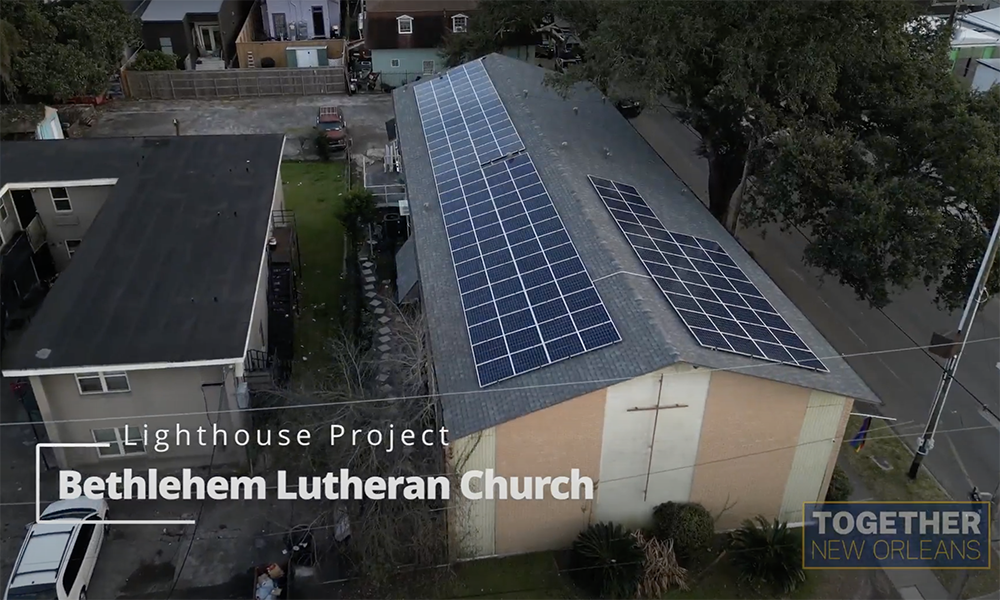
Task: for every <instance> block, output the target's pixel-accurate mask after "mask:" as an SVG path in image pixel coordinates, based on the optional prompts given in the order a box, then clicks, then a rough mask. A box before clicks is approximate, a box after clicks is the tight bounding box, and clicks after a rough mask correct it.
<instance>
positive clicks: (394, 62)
mask: <svg viewBox="0 0 1000 600" xmlns="http://www.w3.org/2000/svg"><path fill="white" fill-rule="evenodd" d="M389 66H390V67H392V68H393V69H398V68H399V59H398V58H394V59H392V60H391V61H389Z"/></svg>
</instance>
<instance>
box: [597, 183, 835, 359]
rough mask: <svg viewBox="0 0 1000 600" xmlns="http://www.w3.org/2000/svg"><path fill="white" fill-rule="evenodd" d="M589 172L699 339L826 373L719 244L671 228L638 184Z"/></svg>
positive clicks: (711, 345) (708, 345) (645, 263)
mask: <svg viewBox="0 0 1000 600" xmlns="http://www.w3.org/2000/svg"><path fill="white" fill-rule="evenodd" d="M588 177H589V178H590V183H591V184H593V186H594V189H595V190H596V191H597V195H598V196H600V197H601V200H602V201H604V205H605V207H607V209H608V212H610V213H611V216H612V217H613V218H614V220H615V222H616V223H618V227H619V228H620V229H621V231H622V233H623V234H624V235H625V238H626V239H627V240H628V241H629V243H630V244H631V245H632V248H633V249H634V250H635V253H636V254H637V255H638V256H639V260H640V261H642V264H643V266H645V267H646V271H648V272H649V275H650V276H651V277H652V278H653V281H655V282H656V284H657V285H658V286H659V288H660V290H661V291H662V292H663V295H664V296H666V297H667V300H668V301H669V302H670V305H671V306H673V308H674V310H675V311H677V314H678V316H680V318H681V320H682V321H684V324H685V325H686V326H687V328H688V329H689V330H690V331H691V334H692V335H693V336H694V338H695V339H696V340H697V341H698V343H699V344H701V345H702V346H704V347H706V348H711V349H713V350H722V351H725V352H733V353H736V354H742V355H745V356H751V357H754V358H760V359H764V360H768V361H772V362H778V363H783V364H788V365H792V366H796V367H802V368H806V369H812V370H815V371H827V370H828V369H827V368H826V365H824V364H823V362H822V361H820V360H819V358H817V357H816V355H815V354H814V353H813V352H812V351H811V350H810V349H809V346H807V345H806V343H805V342H803V341H802V338H800V337H799V336H798V334H796V333H795V331H794V330H793V329H792V327H791V325H789V324H788V323H787V322H785V320H784V319H783V318H782V317H781V315H779V314H778V311H777V310H776V309H775V308H774V307H773V306H772V305H771V303H770V302H768V301H767V299H765V298H764V295H763V294H762V293H761V292H760V290H758V289H757V286H756V285H754V284H753V282H751V281H750V278H749V277H747V275H746V274H745V273H744V272H743V270H742V269H741V268H740V267H739V266H738V265H737V264H736V261H734V260H733V259H732V258H731V257H730V256H729V253H727V252H726V250H725V249H724V248H723V247H722V246H721V245H719V243H717V242H713V241H712V240H706V239H703V238H699V237H695V236H690V235H686V234H683V233H676V232H673V231H667V229H666V228H665V227H664V226H663V224H662V223H661V222H660V219H659V218H657V216H656V215H655V214H654V213H653V211H652V210H651V209H650V208H649V206H648V205H647V204H646V202H645V201H644V200H643V199H642V196H641V194H639V192H638V190H636V189H635V188H634V187H632V186H630V185H626V184H624V183H619V182H615V181H611V180H608V179H602V178H599V177H594V176H592V175H591V176H588Z"/></svg>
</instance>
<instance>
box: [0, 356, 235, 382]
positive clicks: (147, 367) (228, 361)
mask: <svg viewBox="0 0 1000 600" xmlns="http://www.w3.org/2000/svg"><path fill="white" fill-rule="evenodd" d="M244 358H245V355H244V356H240V357H236V358H213V359H210V360H192V361H185V362H156V363H135V364H131V365H85V366H84V365H77V366H72V367H54V368H51V369H4V370H3V376H4V377H36V376H39V377H40V376H45V375H76V374H82V373H94V372H97V371H124V372H126V373H128V372H129V371H154V370H156V369H183V368H187V367H219V366H225V365H232V364H237V363H239V364H243V359H244Z"/></svg>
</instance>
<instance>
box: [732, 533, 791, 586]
mask: <svg viewBox="0 0 1000 600" xmlns="http://www.w3.org/2000/svg"><path fill="white" fill-rule="evenodd" d="M730 536H731V537H730V550H731V554H732V563H733V565H734V566H735V567H736V568H737V569H738V570H739V573H740V580H741V581H743V582H744V583H747V584H749V585H750V586H751V587H753V588H754V589H756V590H758V591H760V592H765V593H767V592H772V593H773V592H778V593H781V594H790V593H791V592H793V591H795V588H797V587H798V586H799V584H801V583H802V582H803V581H805V580H806V572H805V571H804V570H803V569H802V538H801V536H799V535H798V534H796V533H795V532H793V531H791V530H789V529H788V525H787V524H786V523H782V522H780V521H778V520H777V519H775V520H774V522H773V523H769V522H768V521H767V519H765V518H764V517H757V518H756V519H753V520H750V519H748V520H746V521H744V522H743V526H742V527H740V528H739V529H737V530H736V531H734V532H732V534H730Z"/></svg>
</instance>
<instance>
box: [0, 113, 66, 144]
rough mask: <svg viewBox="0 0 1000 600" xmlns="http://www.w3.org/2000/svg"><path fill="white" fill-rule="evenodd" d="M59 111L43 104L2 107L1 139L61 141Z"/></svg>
mask: <svg viewBox="0 0 1000 600" xmlns="http://www.w3.org/2000/svg"><path fill="white" fill-rule="evenodd" d="M64 137H65V135H64V134H63V127H62V122H60V120H59V111H57V110H56V109H54V108H52V107H51V106H43V105H41V104H7V105H4V106H2V107H0V139H4V140H61V139H63V138H64Z"/></svg>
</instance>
